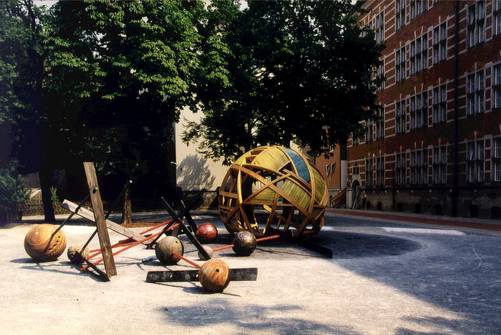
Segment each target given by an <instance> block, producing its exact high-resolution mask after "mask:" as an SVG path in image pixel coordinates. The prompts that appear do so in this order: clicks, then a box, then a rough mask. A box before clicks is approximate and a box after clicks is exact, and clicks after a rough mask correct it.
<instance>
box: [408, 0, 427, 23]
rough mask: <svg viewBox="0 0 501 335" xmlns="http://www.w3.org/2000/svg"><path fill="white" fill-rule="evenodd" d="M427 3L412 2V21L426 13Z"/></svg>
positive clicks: (424, 1) (419, 0)
mask: <svg viewBox="0 0 501 335" xmlns="http://www.w3.org/2000/svg"><path fill="white" fill-rule="evenodd" d="M427 2H428V1H427V0H411V19H414V18H415V17H416V16H418V15H421V14H422V13H424V11H425V10H426V5H427Z"/></svg>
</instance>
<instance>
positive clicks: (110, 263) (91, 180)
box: [84, 162, 117, 277]
mask: <svg viewBox="0 0 501 335" xmlns="http://www.w3.org/2000/svg"><path fill="white" fill-rule="evenodd" d="M84 170H85V177H86V178H87V186H88V187H89V193H90V200H91V202H92V208H93V210H94V219H95V222H96V227H97V236H98V237H99V245H100V246H101V251H102V253H103V260H104V269H105V271H106V274H107V275H108V277H111V276H115V275H116V274H117V269H116V267H115V260H114V259H113V252H112V250H111V243H110V236H109V235H108V228H107V227H106V221H105V216H104V209H103V202H102V200H101V193H100V192H99V185H98V183H97V175H96V168H95V167H94V163H93V162H84Z"/></svg>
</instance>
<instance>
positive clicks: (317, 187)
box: [219, 146, 329, 236]
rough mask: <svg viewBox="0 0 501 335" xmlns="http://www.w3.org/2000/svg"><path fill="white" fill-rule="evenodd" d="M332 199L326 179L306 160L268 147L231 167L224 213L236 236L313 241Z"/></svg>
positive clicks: (221, 205)
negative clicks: (280, 234) (277, 234)
mask: <svg viewBox="0 0 501 335" xmlns="http://www.w3.org/2000/svg"><path fill="white" fill-rule="evenodd" d="M328 199H329V194H328V190H327V185H326V183H325V180H324V178H323V177H322V175H321V174H320V172H319V171H318V170H317V169H316V168H315V166H314V165H313V163H311V162H310V161H309V159H308V158H307V157H306V156H305V155H304V154H302V153H300V152H298V151H296V150H293V149H290V148H285V147H282V146H263V147H258V148H256V149H253V150H250V151H248V152H246V153H245V154H243V155H242V156H241V157H240V158H238V159H237V160H236V161H235V162H234V163H233V164H232V165H231V167H230V168H229V170H228V172H227V173H226V176H225V177H224V179H223V184H222V186H221V188H220V190H219V211H220V214H221V218H222V221H223V222H224V225H225V226H226V229H228V231H229V232H232V233H233V232H237V231H243V230H248V231H251V232H253V233H254V234H255V235H257V236H261V235H265V234H267V233H269V231H270V230H272V229H278V230H282V231H288V232H289V233H292V234H293V235H294V236H300V235H311V234H316V233H318V232H319V231H320V229H321V228H322V226H323V224H324V212H325V207H326V206H327V202H328Z"/></svg>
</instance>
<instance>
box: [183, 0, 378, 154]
mask: <svg viewBox="0 0 501 335" xmlns="http://www.w3.org/2000/svg"><path fill="white" fill-rule="evenodd" d="M360 6H361V4H360V3H359V2H357V3H356V4H352V1H350V0H343V1H315V2H313V1H249V2H248V8H247V9H245V10H244V11H243V12H242V13H241V14H240V15H237V16H234V17H232V20H230V21H228V22H225V25H224V26H223V28H224V30H223V32H222V33H221V34H220V35H221V36H222V41H223V42H224V44H225V46H226V48H227V49H228V52H227V53H225V54H224V56H225V57H224V62H225V64H226V66H227V69H228V73H227V78H226V81H227V83H225V85H219V86H218V87H217V89H216V90H212V91H210V94H200V95H199V98H200V102H201V104H202V106H203V107H202V109H203V113H204V114H203V117H202V121H201V122H200V123H199V124H194V123H191V124H189V127H188V130H187V132H185V134H184V140H185V141H187V142H190V141H197V140H199V139H200V138H202V139H203V140H202V143H201V146H200V148H199V151H200V152H201V153H203V154H204V155H205V156H206V157H210V158H221V157H222V158H223V159H224V162H225V163H229V162H231V161H232V160H233V159H234V158H235V157H236V156H238V155H240V154H241V153H243V152H244V151H246V150H248V149H250V148H252V147H255V146H257V145H265V144H276V143H280V144H284V145H289V143H290V141H294V142H296V143H298V144H300V145H303V146H308V147H309V148H310V150H311V152H312V153H313V154H315V155H318V154H320V153H325V152H326V151H328V150H329V147H330V146H332V145H333V144H335V143H337V142H343V141H345V140H346V138H347V137H348V136H349V134H351V133H353V132H354V133H358V132H360V131H361V129H362V126H361V125H360V123H361V121H363V120H365V119H367V118H368V117H369V118H370V117H372V116H373V114H372V113H370V112H368V111H375V110H376V109H377V108H378V106H377V105H376V102H375V100H376V94H375V90H376V87H377V82H376V81H374V80H373V72H374V68H375V67H376V66H377V65H378V63H379V61H378V57H379V55H380V47H379V46H377V45H376V43H375V41H374V38H373V34H372V32H371V31H370V30H368V29H367V28H362V27H360V26H359V24H358V18H359V14H360V10H361V8H360ZM220 27H221V26H220Z"/></svg>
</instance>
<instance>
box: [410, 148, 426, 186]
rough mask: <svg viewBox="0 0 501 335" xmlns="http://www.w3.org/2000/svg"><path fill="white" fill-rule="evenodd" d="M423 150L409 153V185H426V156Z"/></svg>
mask: <svg viewBox="0 0 501 335" xmlns="http://www.w3.org/2000/svg"><path fill="white" fill-rule="evenodd" d="M425 152H426V151H425V150H416V151H413V152H411V184H413V185H420V184H425V183H426V155H425Z"/></svg>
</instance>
